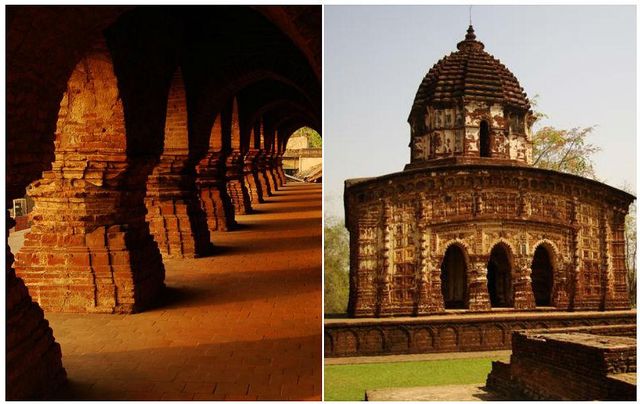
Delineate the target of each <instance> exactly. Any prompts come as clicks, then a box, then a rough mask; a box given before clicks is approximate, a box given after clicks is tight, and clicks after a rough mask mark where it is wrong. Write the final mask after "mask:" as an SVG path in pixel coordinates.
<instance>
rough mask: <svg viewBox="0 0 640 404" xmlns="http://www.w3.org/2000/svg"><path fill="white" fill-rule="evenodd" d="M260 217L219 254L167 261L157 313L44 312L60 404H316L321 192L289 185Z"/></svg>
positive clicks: (227, 239) (243, 219)
mask: <svg viewBox="0 0 640 404" xmlns="http://www.w3.org/2000/svg"><path fill="white" fill-rule="evenodd" d="M257 211H258V212H257V213H256V214H252V215H246V216H240V217H238V222H239V223H241V224H242V228H241V229H240V230H238V231H234V232H229V233H218V234H217V235H216V236H215V238H214V240H212V241H213V242H214V244H215V245H216V247H217V250H218V251H217V253H216V255H214V256H212V257H206V258H199V259H184V260H167V261H165V267H166V271H167V278H166V285H167V286H168V294H167V298H168V302H167V303H166V304H165V305H164V306H162V307H161V308H158V309H154V310H151V311H148V312H144V313H139V314H134V315H101V314H91V315H89V314H56V313H46V317H47V319H48V320H49V322H50V323H51V326H52V328H53V331H54V336H55V338H56V340H57V341H58V342H59V343H60V345H61V346H62V354H63V358H62V361H63V365H64V367H65V368H66V370H67V373H68V376H69V381H70V383H69V388H68V389H67V390H66V391H65V392H63V393H62V394H61V397H60V399H82V400H113V399H126V400H138V399H148V400H158V399H166V400H192V399H196V400H198V399H200V400H221V399H227V400H255V399H259V400H288V399H295V400H319V399H320V398H321V392H322V386H321V382H322V358H321V355H322V348H321V346H322V337H321V329H322V328H321V327H322V313H321V309H322V285H321V283H322V272H321V271H322V270H321V262H322V258H321V257H322V252H321V240H322V224H321V218H322V190H321V185H319V184H317V185H316V184H290V185H287V186H286V187H285V188H283V189H282V190H281V191H279V192H277V194H276V195H275V196H273V197H271V198H268V200H267V202H266V203H264V204H262V205H258V206H257ZM12 244H14V243H13V241H12Z"/></svg>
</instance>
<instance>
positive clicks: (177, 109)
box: [145, 68, 212, 258]
mask: <svg viewBox="0 0 640 404" xmlns="http://www.w3.org/2000/svg"><path fill="white" fill-rule="evenodd" d="M187 122H188V118H187V97H186V93H185V88H184V83H183V80H182V73H181V71H180V69H179V68H178V69H177V70H176V72H175V74H174V76H173V79H172V82H171V88H170V90H169V95H168V98H167V113H166V119H165V127H164V148H163V151H162V155H161V156H160V161H159V162H158V164H157V165H156V166H155V167H154V169H153V172H152V173H151V175H150V176H149V179H148V181H147V195H146V199H145V203H146V206H147V215H146V218H147V222H148V223H149V228H150V231H151V234H152V235H153V238H154V239H155V240H156V242H157V243H158V248H160V252H161V253H162V256H163V257H166V258H184V257H187V258H194V257H199V256H203V255H207V254H208V253H209V252H210V251H211V248H212V245H211V242H210V241H209V231H208V229H207V221H206V216H205V214H204V211H203V210H202V208H201V207H200V202H199V200H198V196H197V194H196V185H195V169H194V165H195V164H194V163H193V162H192V161H191V159H190V158H189V154H190V153H189V133H188V123H187Z"/></svg>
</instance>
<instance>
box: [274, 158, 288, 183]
mask: <svg viewBox="0 0 640 404" xmlns="http://www.w3.org/2000/svg"><path fill="white" fill-rule="evenodd" d="M276 175H277V177H278V184H279V186H281V187H283V186H284V184H286V183H287V177H285V175H284V168H282V153H279V154H278V155H277V156H276Z"/></svg>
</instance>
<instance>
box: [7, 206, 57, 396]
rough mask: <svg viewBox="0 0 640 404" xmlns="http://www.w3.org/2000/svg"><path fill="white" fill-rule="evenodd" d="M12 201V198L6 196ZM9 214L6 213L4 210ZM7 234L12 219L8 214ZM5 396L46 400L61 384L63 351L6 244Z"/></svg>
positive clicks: (13, 222) (11, 224)
mask: <svg viewBox="0 0 640 404" xmlns="http://www.w3.org/2000/svg"><path fill="white" fill-rule="evenodd" d="M9 200H11V198H10V199H9ZM7 213H8V212H7ZM6 223H7V228H6V231H7V237H8V235H9V229H10V228H12V227H13V226H14V225H15V221H14V220H13V219H12V218H11V217H9V215H8V214H7V222H6ZM6 252H7V255H6V265H7V266H6V278H5V279H6V282H7V283H6V296H5V299H6V300H5V303H6V312H5V314H6V326H7V328H6V334H5V337H6V351H5V353H6V362H5V366H6V368H5V369H6V372H7V374H6V379H5V381H6V388H7V391H6V397H5V398H6V399H7V400H47V399H51V398H52V396H53V394H54V393H55V392H56V390H58V389H59V388H60V387H61V386H62V385H63V384H65V383H66V380H67V373H66V371H65V370H64V367H62V351H61V350H60V344H58V343H57V342H56V341H55V338H54V337H53V331H52V330H51V327H49V322H48V321H47V320H46V319H45V318H44V313H43V311H42V309H41V308H40V306H38V304H37V303H34V302H33V301H32V300H31V297H30V296H29V292H28V290H27V288H26V287H25V285H24V282H23V281H22V280H21V279H20V278H18V277H17V276H16V273H15V271H14V270H13V268H12V265H13V254H12V253H11V250H10V249H9V245H8V244H7V245H6Z"/></svg>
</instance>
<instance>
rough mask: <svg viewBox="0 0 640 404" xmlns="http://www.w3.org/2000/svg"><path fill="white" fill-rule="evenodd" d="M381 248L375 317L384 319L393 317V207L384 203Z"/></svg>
mask: <svg viewBox="0 0 640 404" xmlns="http://www.w3.org/2000/svg"><path fill="white" fill-rule="evenodd" d="M381 211H382V220H381V225H382V248H381V251H380V254H381V260H380V261H381V268H380V270H379V272H378V282H377V284H378V288H377V306H378V307H377V316H378V317H386V316H391V315H393V312H392V307H391V274H390V273H389V271H390V270H391V265H392V263H391V260H392V257H391V251H390V248H391V237H392V236H391V235H392V231H393V224H392V221H393V207H392V206H391V205H390V204H388V203H386V202H383V203H382V209H381Z"/></svg>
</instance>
